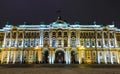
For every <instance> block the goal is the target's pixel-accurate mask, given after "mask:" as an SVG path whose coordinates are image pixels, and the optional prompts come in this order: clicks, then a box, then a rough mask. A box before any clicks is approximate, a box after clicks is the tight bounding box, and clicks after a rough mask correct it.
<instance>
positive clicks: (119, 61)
mask: <svg viewBox="0 0 120 74" xmlns="http://www.w3.org/2000/svg"><path fill="white" fill-rule="evenodd" d="M116 53H117V54H116V55H117V58H116V59H117V63H118V64H120V60H119V53H118V51H116Z"/></svg>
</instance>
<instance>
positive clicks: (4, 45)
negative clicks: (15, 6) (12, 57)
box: [3, 31, 7, 48]
mask: <svg viewBox="0 0 120 74" xmlns="http://www.w3.org/2000/svg"><path fill="white" fill-rule="evenodd" d="M6 34H7V31H5V36H4V43H3V47H4V48H5V47H6Z"/></svg>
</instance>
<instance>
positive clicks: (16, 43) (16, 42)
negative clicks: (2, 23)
mask: <svg viewBox="0 0 120 74" xmlns="http://www.w3.org/2000/svg"><path fill="white" fill-rule="evenodd" d="M17 45H18V31H17V32H16V41H15V47H16V48H17Z"/></svg>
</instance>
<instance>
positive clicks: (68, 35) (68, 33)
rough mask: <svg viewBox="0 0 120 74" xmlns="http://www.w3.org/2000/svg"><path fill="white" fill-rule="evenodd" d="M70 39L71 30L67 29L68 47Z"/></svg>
mask: <svg viewBox="0 0 120 74" xmlns="http://www.w3.org/2000/svg"><path fill="white" fill-rule="evenodd" d="M70 41H71V32H70V30H68V47H70Z"/></svg>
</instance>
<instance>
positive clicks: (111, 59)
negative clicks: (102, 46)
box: [110, 51, 113, 64]
mask: <svg viewBox="0 0 120 74" xmlns="http://www.w3.org/2000/svg"><path fill="white" fill-rule="evenodd" d="M110 55H111V58H110V61H111V64H113V55H112V51H110Z"/></svg>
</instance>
